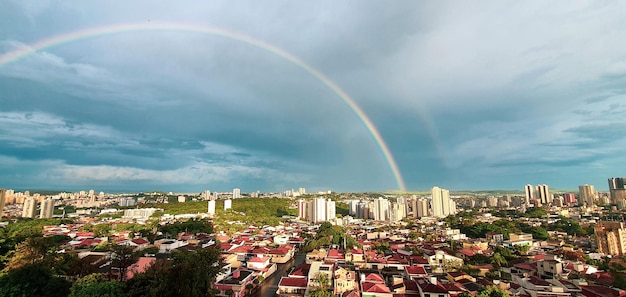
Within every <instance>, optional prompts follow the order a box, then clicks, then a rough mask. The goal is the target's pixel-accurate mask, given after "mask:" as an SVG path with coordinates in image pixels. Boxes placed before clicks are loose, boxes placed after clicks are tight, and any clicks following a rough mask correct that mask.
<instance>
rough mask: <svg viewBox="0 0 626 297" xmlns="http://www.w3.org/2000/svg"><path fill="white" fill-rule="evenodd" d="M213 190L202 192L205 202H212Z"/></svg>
mask: <svg viewBox="0 0 626 297" xmlns="http://www.w3.org/2000/svg"><path fill="white" fill-rule="evenodd" d="M211 197H212V196H211V190H208V189H207V190H204V192H202V199H204V200H211Z"/></svg>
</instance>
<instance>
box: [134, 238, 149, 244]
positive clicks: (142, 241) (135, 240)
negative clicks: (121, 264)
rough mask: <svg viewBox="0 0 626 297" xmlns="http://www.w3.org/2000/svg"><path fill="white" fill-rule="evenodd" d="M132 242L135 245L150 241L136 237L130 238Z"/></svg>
mask: <svg viewBox="0 0 626 297" xmlns="http://www.w3.org/2000/svg"><path fill="white" fill-rule="evenodd" d="M131 241H132V242H133V243H134V244H136V245H142V244H149V243H150V242H149V241H147V240H145V239H143V238H137V239H133V240H131Z"/></svg>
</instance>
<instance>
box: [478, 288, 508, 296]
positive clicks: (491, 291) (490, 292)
mask: <svg viewBox="0 0 626 297" xmlns="http://www.w3.org/2000/svg"><path fill="white" fill-rule="evenodd" d="M476 297H510V295H509V293H507V292H506V291H505V290H502V289H500V288H498V287H496V286H489V287H487V288H485V289H484V290H482V291H480V292H479V293H478V295H476Z"/></svg>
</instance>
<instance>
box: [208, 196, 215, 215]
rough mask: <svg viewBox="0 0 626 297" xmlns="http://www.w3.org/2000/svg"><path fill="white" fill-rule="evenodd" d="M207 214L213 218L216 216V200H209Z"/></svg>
mask: <svg viewBox="0 0 626 297" xmlns="http://www.w3.org/2000/svg"><path fill="white" fill-rule="evenodd" d="M209 197H211V196H209ZM207 213H208V214H209V215H211V216H212V215H215V200H209V201H208V202H207Z"/></svg>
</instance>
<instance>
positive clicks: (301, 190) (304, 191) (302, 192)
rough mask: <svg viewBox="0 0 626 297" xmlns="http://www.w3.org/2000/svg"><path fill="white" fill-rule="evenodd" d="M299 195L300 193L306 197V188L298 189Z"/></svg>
mask: <svg viewBox="0 0 626 297" xmlns="http://www.w3.org/2000/svg"><path fill="white" fill-rule="evenodd" d="M298 193H300V195H304V194H306V189H305V188H300V189H298Z"/></svg>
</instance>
